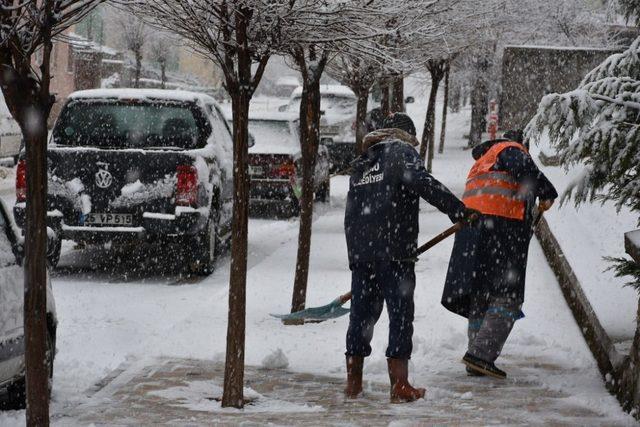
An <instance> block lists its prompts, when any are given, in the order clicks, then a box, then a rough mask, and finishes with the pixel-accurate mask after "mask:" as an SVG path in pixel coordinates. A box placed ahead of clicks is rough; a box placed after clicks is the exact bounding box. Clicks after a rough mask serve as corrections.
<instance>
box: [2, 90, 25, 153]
mask: <svg viewBox="0 0 640 427" xmlns="http://www.w3.org/2000/svg"><path fill="white" fill-rule="evenodd" d="M21 141H22V132H21V131H20V126H18V123H17V122H16V121H15V119H14V118H13V117H12V116H11V113H10V112H9V109H8V108H7V105H6V104H5V102H4V98H3V97H2V95H1V94H0V158H6V157H11V158H12V159H13V161H14V163H15V162H16V161H17V159H18V153H19V152H20V147H21Z"/></svg>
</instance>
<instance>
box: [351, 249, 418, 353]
mask: <svg viewBox="0 0 640 427" xmlns="http://www.w3.org/2000/svg"><path fill="white" fill-rule="evenodd" d="M415 284H416V276H415V273H414V263H413V262H399V261H379V262H375V263H357V264H354V265H352V266H351V292H352V294H353V296H352V299H351V313H350V315H349V330H348V331H347V351H346V353H345V354H346V355H347V356H363V357H366V356H369V355H370V354H371V345H370V343H371V339H372V338H373V328H374V326H375V324H376V322H377V321H378V319H379V318H380V314H381V313H382V306H383V304H384V303H385V302H386V303H387V313H388V315H389V345H388V347H387V352H386V355H387V357H392V358H396V359H409V358H410V357H411V351H412V350H413V342H412V337H413V312H414V305H413V291H414V289H415Z"/></svg>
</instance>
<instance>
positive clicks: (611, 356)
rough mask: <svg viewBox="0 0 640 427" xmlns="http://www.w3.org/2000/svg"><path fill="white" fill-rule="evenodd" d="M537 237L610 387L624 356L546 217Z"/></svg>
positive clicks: (537, 231) (539, 225) (537, 230)
mask: <svg viewBox="0 0 640 427" xmlns="http://www.w3.org/2000/svg"><path fill="white" fill-rule="evenodd" d="M536 237H537V238H538V241H539V242H540V245H541V246H542V250H543V252H544V255H545V257H546V258H547V262H548V263H549V266H550V267H551V269H552V270H553V273H554V274H555V276H556V278H557V279H558V283H559V284H560V289H561V290H562V294H563V295H564V298H565V300H566V301H567V305H568V306H569V309H570V310H571V312H572V314H573V317H574V319H575V320H576V323H578V326H579V327H580V331H581V332H582V336H583V337H584V339H585V341H586V342H587V346H588V347H589V349H590V350H591V353H592V354H593V357H594V358H595V360H596V363H597V364H598V369H599V370H600V373H601V374H602V377H603V378H604V380H605V382H606V384H607V388H609V389H610V390H611V389H612V386H613V385H614V383H615V378H616V371H617V369H616V368H618V367H619V366H620V365H621V363H622V361H623V360H624V357H623V356H622V355H621V354H620V353H618V351H617V350H616V349H615V346H614V345H613V341H612V340H611V338H610V337H609V335H608V334H607V332H606V331H605V330H604V328H603V327H602V324H601V323H600V320H599V319H598V317H597V315H596V313H595V311H594V310H593V307H592V306H591V303H590V302H589V300H588V299H587V296H586V295H585V293H584V291H583V289H582V285H581V284H580V281H579V280H578V278H577V277H576V275H575V273H574V271H573V269H572V268H571V265H570V264H569V262H568V261H567V258H566V257H565V256H564V252H563V251H562V248H561V247H560V244H559V243H558V240H557V239H556V238H555V236H554V235H553V232H552V231H551V229H550V228H549V224H548V223H547V221H546V220H545V219H544V218H542V220H541V221H540V223H539V224H538V227H537V229H536Z"/></svg>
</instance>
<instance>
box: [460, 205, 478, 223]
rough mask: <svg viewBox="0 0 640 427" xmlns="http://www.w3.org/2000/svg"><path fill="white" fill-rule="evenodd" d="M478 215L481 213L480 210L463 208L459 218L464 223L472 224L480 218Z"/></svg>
mask: <svg viewBox="0 0 640 427" xmlns="http://www.w3.org/2000/svg"><path fill="white" fill-rule="evenodd" d="M480 215H482V213H481V212H480V211H477V210H475V209H471V208H464V211H463V214H462V218H461V220H462V222H463V223H464V224H465V225H473V224H475V223H476V221H478V220H479V219H480Z"/></svg>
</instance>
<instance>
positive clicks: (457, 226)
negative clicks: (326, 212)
mask: <svg viewBox="0 0 640 427" xmlns="http://www.w3.org/2000/svg"><path fill="white" fill-rule="evenodd" d="M476 218H477V216H474V217H472V218H471V221H474V220H475V219H476ZM462 228H464V222H462V221H460V222H456V223H455V224H453V225H452V226H451V227H449V228H447V229H446V230H445V231H443V232H442V233H440V234H438V235H437V236H436V237H434V238H433V239H431V240H429V241H428V242H427V243H425V244H424V245H422V246H420V247H419V248H418V250H417V251H416V256H417V255H420V254H423V253H425V252H426V251H428V250H429V249H431V248H432V247H434V246H435V245H437V244H438V243H440V242H442V241H443V240H445V239H446V238H447V237H449V236H451V235H452V234H456V233H457V232H458V231H460V230H462ZM338 299H339V300H340V303H341V304H345V303H346V302H347V301H349V300H350V299H351V292H347V293H346V294H344V295H340V296H339V297H338Z"/></svg>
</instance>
